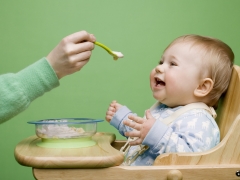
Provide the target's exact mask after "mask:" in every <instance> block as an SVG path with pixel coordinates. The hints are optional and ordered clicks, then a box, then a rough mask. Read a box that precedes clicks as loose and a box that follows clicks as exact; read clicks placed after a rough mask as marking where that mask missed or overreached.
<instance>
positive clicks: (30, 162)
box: [14, 132, 124, 168]
mask: <svg viewBox="0 0 240 180" xmlns="http://www.w3.org/2000/svg"><path fill="white" fill-rule="evenodd" d="M92 139H93V140H94V141H96V145H94V146H90V147H84V148H67V149H66V148H64V149H63V148H43V147H39V146H37V145H36V144H37V143H39V142H40V141H41V139H40V138H38V137H37V136H31V137H29V138H27V139H24V140H23V141H21V142H20V143H19V144H18V145H17V146H16V148H15V152H14V154H15V159H16V160H17V161H18V163H19V164H21V165H24V166H30V167H34V168H102V167H111V166H117V165H120V164H121V163H122V162H123V159H124V157H123V154H122V153H120V152H119V151H118V150H116V149H115V148H113V147H112V146H111V143H112V142H114V141H115V135H114V134H112V133H99V132H98V133H96V134H95V135H94V136H93V137H92Z"/></svg>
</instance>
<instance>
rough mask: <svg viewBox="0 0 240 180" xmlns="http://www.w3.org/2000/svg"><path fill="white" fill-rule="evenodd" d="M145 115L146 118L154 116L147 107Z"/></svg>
mask: <svg viewBox="0 0 240 180" xmlns="http://www.w3.org/2000/svg"><path fill="white" fill-rule="evenodd" d="M145 115H146V118H147V119H151V118H154V117H153V116H152V114H151V112H150V110H149V109H148V110H146V111H145Z"/></svg>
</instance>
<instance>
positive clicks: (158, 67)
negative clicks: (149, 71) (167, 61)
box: [155, 64, 164, 73]
mask: <svg viewBox="0 0 240 180" xmlns="http://www.w3.org/2000/svg"><path fill="white" fill-rule="evenodd" d="M155 71H156V73H163V72H164V68H163V65H161V64H159V65H158V66H157V67H156V68H155Z"/></svg>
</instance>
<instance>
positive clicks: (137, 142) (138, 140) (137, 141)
mask: <svg viewBox="0 0 240 180" xmlns="http://www.w3.org/2000/svg"><path fill="white" fill-rule="evenodd" d="M139 144H142V139H141V138H138V139H136V140H134V141H130V142H129V145H131V146H134V145H139Z"/></svg>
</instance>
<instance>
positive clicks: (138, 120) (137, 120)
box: [123, 110, 156, 145]
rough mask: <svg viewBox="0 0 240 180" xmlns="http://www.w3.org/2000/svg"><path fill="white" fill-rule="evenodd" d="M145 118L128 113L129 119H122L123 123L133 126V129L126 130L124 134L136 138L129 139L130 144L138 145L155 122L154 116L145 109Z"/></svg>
mask: <svg viewBox="0 0 240 180" xmlns="http://www.w3.org/2000/svg"><path fill="white" fill-rule="evenodd" d="M145 115H146V119H144V118H142V117H138V116H133V115H129V116H128V118H129V119H130V120H132V121H129V120H124V121H123V124H124V125H126V126H129V127H131V128H133V129H134V130H133V131H131V132H126V133H125V136H128V137H131V138H134V139H136V140H133V141H130V142H129V144H130V145H138V144H142V142H143V140H144V139H145V137H146V136H147V134H148V132H149V131H150V129H151V128H152V126H153V124H154V123H155V121H156V120H155V118H154V117H153V116H152V115H151V112H150V110H147V111H146V114H145Z"/></svg>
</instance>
